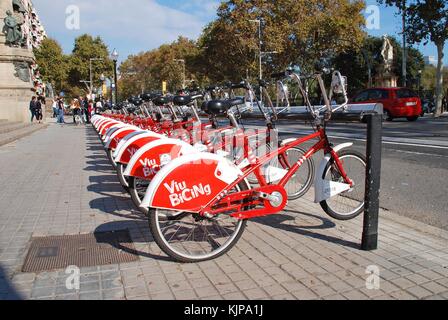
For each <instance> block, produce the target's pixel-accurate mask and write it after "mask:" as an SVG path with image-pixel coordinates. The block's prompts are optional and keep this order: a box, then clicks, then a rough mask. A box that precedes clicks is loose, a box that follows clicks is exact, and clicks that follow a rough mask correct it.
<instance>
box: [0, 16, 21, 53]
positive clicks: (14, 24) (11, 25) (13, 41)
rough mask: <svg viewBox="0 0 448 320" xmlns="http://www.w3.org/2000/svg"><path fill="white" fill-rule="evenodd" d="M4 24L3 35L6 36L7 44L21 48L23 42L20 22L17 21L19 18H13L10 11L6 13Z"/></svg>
mask: <svg viewBox="0 0 448 320" xmlns="http://www.w3.org/2000/svg"><path fill="white" fill-rule="evenodd" d="M4 23H5V25H4V26H3V33H4V34H5V36H6V44H7V45H11V46H17V47H20V46H21V45H22V42H23V35H22V29H21V24H20V21H17V18H16V17H14V16H13V14H12V12H11V11H10V10H8V11H6V17H5V19H4Z"/></svg>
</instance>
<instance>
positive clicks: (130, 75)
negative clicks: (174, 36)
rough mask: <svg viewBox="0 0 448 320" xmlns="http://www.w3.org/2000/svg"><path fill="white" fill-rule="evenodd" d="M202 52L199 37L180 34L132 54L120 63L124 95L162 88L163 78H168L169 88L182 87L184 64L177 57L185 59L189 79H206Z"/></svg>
mask: <svg viewBox="0 0 448 320" xmlns="http://www.w3.org/2000/svg"><path fill="white" fill-rule="evenodd" d="M198 55H199V48H198V47H197V44H196V42H195V41H192V40H189V39H187V38H184V37H179V39H178V40H177V41H175V42H173V43H171V44H165V45H162V46H161V47H159V48H158V49H155V50H151V51H147V52H142V53H140V54H137V55H134V56H130V57H129V58H128V59H127V60H126V61H124V62H123V63H122V64H121V66H120V73H121V76H122V77H121V80H120V87H121V96H122V97H123V98H127V97H129V96H130V95H135V94H138V93H141V92H142V91H149V90H161V89H162V81H167V83H168V90H169V91H175V90H177V89H180V88H181V87H182V84H183V80H184V79H183V77H184V70H183V68H184V65H183V62H181V61H175V60H184V61H185V79H186V80H187V82H189V81H190V80H195V81H197V82H200V83H203V82H204V81H203V78H202V77H201V74H203V70H201V66H200V62H199V61H198Z"/></svg>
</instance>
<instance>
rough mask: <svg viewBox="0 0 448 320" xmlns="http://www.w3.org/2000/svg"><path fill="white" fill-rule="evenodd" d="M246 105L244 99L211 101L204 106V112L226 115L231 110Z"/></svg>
mask: <svg viewBox="0 0 448 320" xmlns="http://www.w3.org/2000/svg"><path fill="white" fill-rule="evenodd" d="M241 104H244V99H243V98H236V99H229V100H211V101H208V102H205V103H204V104H202V111H204V112H206V113H208V114H213V115H219V114H225V113H226V112H227V111H229V109H230V108H232V107H235V106H238V105H241Z"/></svg>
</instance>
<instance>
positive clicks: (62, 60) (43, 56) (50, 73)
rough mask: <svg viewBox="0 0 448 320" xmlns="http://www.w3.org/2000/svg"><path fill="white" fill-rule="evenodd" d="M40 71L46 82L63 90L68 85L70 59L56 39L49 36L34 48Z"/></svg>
mask: <svg viewBox="0 0 448 320" xmlns="http://www.w3.org/2000/svg"><path fill="white" fill-rule="evenodd" d="M34 55H35V57H36V62H37V64H38V65H39V72H40V74H41V76H42V79H43V80H44V81H45V82H50V83H51V84H52V85H53V87H55V88H58V89H59V90H61V89H62V88H64V87H65V86H66V81H67V75H68V67H69V61H68V57H67V56H66V55H64V53H63V51H62V48H61V46H60V45H59V43H58V42H57V41H56V40H53V39H51V38H47V39H45V40H43V41H42V44H41V46H40V47H39V48H37V49H34Z"/></svg>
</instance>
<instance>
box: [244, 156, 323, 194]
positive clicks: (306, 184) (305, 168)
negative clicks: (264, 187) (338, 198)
mask: <svg viewBox="0 0 448 320" xmlns="http://www.w3.org/2000/svg"><path fill="white" fill-rule="evenodd" d="M305 154H306V151H305V150H303V149H302V148H299V147H294V148H291V149H289V150H288V151H286V152H285V156H286V159H287V161H288V164H289V166H293V165H294V164H296V163H297V162H299V161H300V159H302V158H303V156H305ZM269 166H274V167H277V168H279V169H284V170H288V168H287V167H286V166H285V164H284V163H283V162H282V161H280V157H279V158H278V160H276V161H275V163H269V164H266V165H265V166H263V167H262V169H261V170H262V173H263V174H264V173H265V172H266V170H267V168H268V167H269ZM314 175H315V166H314V160H313V159H312V158H309V159H307V160H306V161H305V162H304V163H303V164H302V165H301V166H300V168H299V170H297V171H296V173H295V174H294V175H293V176H292V177H291V179H289V181H288V183H287V184H286V185H285V190H286V193H287V194H288V200H297V199H299V198H300V197H302V196H304V195H305V194H306V193H307V192H308V191H309V190H310V188H311V186H312V184H313V180H314ZM248 180H249V182H250V183H251V184H254V185H255V184H258V180H257V177H256V176H255V174H253V173H252V174H251V175H249V177H248Z"/></svg>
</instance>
